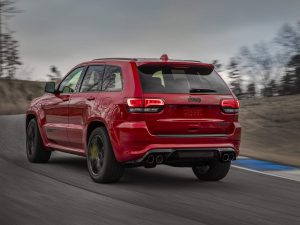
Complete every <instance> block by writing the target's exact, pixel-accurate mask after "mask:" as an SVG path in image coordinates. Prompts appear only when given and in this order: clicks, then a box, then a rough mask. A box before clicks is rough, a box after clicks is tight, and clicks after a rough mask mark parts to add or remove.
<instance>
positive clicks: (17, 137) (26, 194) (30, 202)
mask: <svg viewBox="0 0 300 225" xmlns="http://www.w3.org/2000/svg"><path fill="white" fill-rule="evenodd" d="M24 119H25V117H24V115H18V116H1V117H0V224H1V225H6V224H12V225H21V224H28V225H35V224H37V225H40V224H43V225H46V224H57V225H63V224H66V225H70V224H72V225H75V224H78V225H79V224H80V225H83V224H89V225H90V224H122V225H124V224H130V225H131V224H145V225H146V224H170V225H175V224H180V225H182V224H211V225H216V224H223V225H225V224H230V225H232V224H238V225H243V224H256V225H258V224H270V225H271V224H272V225H274V224H281V225H282V224H300V182H296V181H291V180H286V179H282V178H276V177H272V176H268V175H263V174H257V173H253V172H249V171H245V170H241V169H238V168H232V169H231V171H230V173H229V175H228V176H227V177H226V178H225V179H224V180H223V181H220V182H213V183H210V182H199V181H198V180H197V179H196V178H195V177H194V175H193V173H192V171H191V169H189V168H172V167H166V166H160V167H156V168H155V169H144V168H135V169H128V170H127V171H126V173H125V176H124V177H123V179H122V180H121V181H120V182H119V183H117V184H113V185H112V184H109V185H103V184H96V183H94V182H93V181H92V180H91V179H90V177H89V175H88V172H87V169H86V163H85V159H84V158H81V157H77V156H72V155H68V154H62V153H57V152H55V153H54V154H52V158H51V160H50V162H49V163H47V164H30V163H29V162H28V161H27V159H26V156H25V121H24Z"/></svg>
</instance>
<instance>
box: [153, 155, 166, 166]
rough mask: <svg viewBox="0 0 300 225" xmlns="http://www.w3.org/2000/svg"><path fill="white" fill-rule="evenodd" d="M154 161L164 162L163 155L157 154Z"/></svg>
mask: <svg viewBox="0 0 300 225" xmlns="http://www.w3.org/2000/svg"><path fill="white" fill-rule="evenodd" d="M155 162H156V163H157V164H162V163H163V162H164V157H163V155H157V156H156V158H155Z"/></svg>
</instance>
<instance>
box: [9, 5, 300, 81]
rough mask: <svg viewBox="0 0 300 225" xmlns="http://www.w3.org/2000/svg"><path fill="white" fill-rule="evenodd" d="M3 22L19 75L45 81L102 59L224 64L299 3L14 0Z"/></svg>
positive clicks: (266, 36) (293, 17)
mask: <svg viewBox="0 0 300 225" xmlns="http://www.w3.org/2000/svg"><path fill="white" fill-rule="evenodd" d="M17 6H18V8H19V9H21V10H23V13H21V14H18V15H17V16H16V17H15V18H13V19H11V20H10V21H9V24H10V26H11V28H12V29H14V30H15V31H16V38H17V39H18V40H19V42H20V45H21V48H20V51H21V57H22V60H23V63H24V65H23V67H22V69H20V70H19V74H18V77H23V78H26V77H27V76H28V74H29V73H31V74H32V75H31V76H32V79H39V80H43V79H46V76H45V74H47V73H48V71H49V66H50V65H56V66H58V68H59V69H60V70H61V71H62V73H63V74H65V73H66V72H68V70H69V69H70V68H71V67H73V66H74V65H76V64H77V63H80V62H81V61H84V60H89V59H94V58H101V57H114V56H120V57H160V55H161V54H162V53H168V55H169V57H171V58H181V59H197V60H201V61H208V62H210V61H212V60H213V59H220V60H221V61H222V62H225V63H226V62H227V61H228V59H229V58H230V57H231V56H233V55H234V54H235V53H236V52H237V51H238V49H239V47H240V46H242V45H248V46H251V45H252V44H254V43H257V42H260V41H270V40H272V38H273V37H274V35H275V34H276V32H277V30H278V29H279V27H280V26H282V25H283V24H284V23H286V22H290V23H295V22H297V21H299V20H300V0H151V1H150V0H85V1H83V0H19V1H18V3H17Z"/></svg>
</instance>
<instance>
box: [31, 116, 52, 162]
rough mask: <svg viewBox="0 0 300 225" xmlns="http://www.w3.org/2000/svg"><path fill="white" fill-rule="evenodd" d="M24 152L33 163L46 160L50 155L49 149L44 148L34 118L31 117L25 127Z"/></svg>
mask: <svg viewBox="0 0 300 225" xmlns="http://www.w3.org/2000/svg"><path fill="white" fill-rule="evenodd" d="M26 153H27V158H28V160H29V161H30V162H33V163H45V162H48V161H49V159H50V156H51V151H47V150H45V149H44V146H43V141H42V138H41V134H40V131H39V128H38V125H37V122H36V120H35V119H31V120H30V121H29V123H28V125H27V128H26Z"/></svg>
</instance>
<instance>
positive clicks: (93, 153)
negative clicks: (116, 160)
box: [91, 144, 98, 160]
mask: <svg viewBox="0 0 300 225" xmlns="http://www.w3.org/2000/svg"><path fill="white" fill-rule="evenodd" d="M97 156H98V147H97V145H96V144H93V146H92V149H91V158H92V160H96V159H97Z"/></svg>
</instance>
